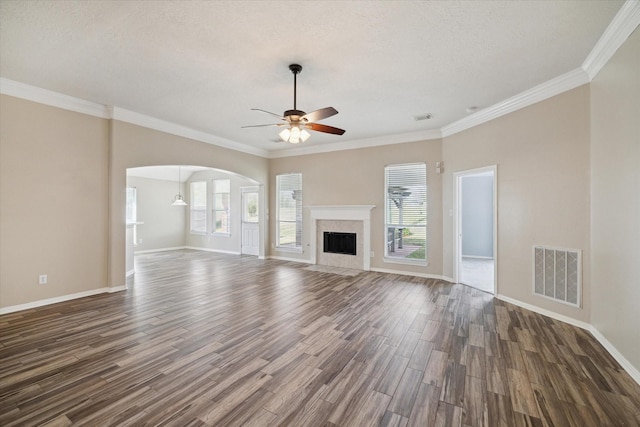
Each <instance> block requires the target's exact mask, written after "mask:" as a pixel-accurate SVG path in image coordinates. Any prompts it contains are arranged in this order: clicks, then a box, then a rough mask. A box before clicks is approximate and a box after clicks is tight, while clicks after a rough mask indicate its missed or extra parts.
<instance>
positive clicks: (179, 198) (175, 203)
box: [171, 166, 187, 206]
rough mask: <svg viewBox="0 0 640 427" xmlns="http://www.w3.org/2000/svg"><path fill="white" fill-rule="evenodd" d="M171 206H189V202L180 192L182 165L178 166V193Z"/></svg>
mask: <svg viewBox="0 0 640 427" xmlns="http://www.w3.org/2000/svg"><path fill="white" fill-rule="evenodd" d="M171 206H187V202H185V201H184V199H183V198H182V194H180V166H178V194H176V197H175V199H174V200H173V203H171Z"/></svg>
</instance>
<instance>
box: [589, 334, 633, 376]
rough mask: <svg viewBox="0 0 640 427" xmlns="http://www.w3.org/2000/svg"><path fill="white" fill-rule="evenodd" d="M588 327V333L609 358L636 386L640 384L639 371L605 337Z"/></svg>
mask: <svg viewBox="0 0 640 427" xmlns="http://www.w3.org/2000/svg"><path fill="white" fill-rule="evenodd" d="M589 326H590V327H589V331H590V332H591V334H592V335H593V336H594V337H595V338H596V339H597V340H598V341H599V342H600V344H602V346H603V347H604V348H606V349H607V351H608V352H609V354H611V356H613V358H614V359H616V361H617V362H618V363H619V364H620V366H622V368H623V369H624V370H625V371H627V373H628V374H629V375H631V378H633V379H634V380H635V381H636V382H637V383H638V384H640V371H639V370H638V369H636V367H635V366H633V365H632V364H631V362H629V361H628V360H627V358H626V357H624V356H623V355H622V353H620V352H619V351H618V349H617V348H615V347H614V345H613V344H611V342H609V340H608V339H606V338H605V336H604V335H602V333H601V332H600V331H599V330H597V329H596V327H595V326H593V325H589Z"/></svg>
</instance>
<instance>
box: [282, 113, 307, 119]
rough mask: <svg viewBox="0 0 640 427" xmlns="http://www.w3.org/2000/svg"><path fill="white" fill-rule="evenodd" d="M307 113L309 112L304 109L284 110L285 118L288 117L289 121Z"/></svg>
mask: <svg viewBox="0 0 640 427" xmlns="http://www.w3.org/2000/svg"><path fill="white" fill-rule="evenodd" d="M305 114H307V113H305V112H304V111H302V110H287V111H285V112H284V118H285V119H288V120H289V121H298V120H300V118H301V117H302V116H304V115H305Z"/></svg>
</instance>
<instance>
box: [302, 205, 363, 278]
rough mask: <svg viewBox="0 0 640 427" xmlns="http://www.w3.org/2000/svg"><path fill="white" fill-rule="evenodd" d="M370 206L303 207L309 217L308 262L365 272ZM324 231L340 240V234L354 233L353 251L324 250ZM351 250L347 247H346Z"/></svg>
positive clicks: (341, 237)
mask: <svg viewBox="0 0 640 427" xmlns="http://www.w3.org/2000/svg"><path fill="white" fill-rule="evenodd" d="M374 207H375V206H374V205H329V206H307V207H306V208H307V209H309V213H310V219H311V230H310V231H311V233H310V234H311V236H310V242H309V249H310V261H311V264H319V265H326V266H330V267H341V268H351V269H357V270H365V271H368V270H369V269H370V265H371V264H370V260H371V256H372V255H373V253H372V252H371V209H373V208H374ZM325 232H327V233H338V235H336V236H332V237H329V239H331V238H337V239H338V240H342V239H343V237H344V236H340V235H341V234H350V235H355V239H354V242H353V245H354V246H355V250H354V251H353V253H352V254H350V255H345V254H344V253H343V252H345V251H342V252H340V253H331V252H325V250H324V249H325V248H324V243H325ZM350 253H351V250H350Z"/></svg>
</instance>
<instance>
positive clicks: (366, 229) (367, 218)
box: [307, 205, 376, 271]
mask: <svg viewBox="0 0 640 427" xmlns="http://www.w3.org/2000/svg"><path fill="white" fill-rule="evenodd" d="M375 207H376V206H375V205H323V206H307V208H308V209H309V212H310V218H311V233H310V234H311V236H310V237H311V241H310V244H309V246H310V248H309V249H310V252H311V263H312V264H316V263H317V256H316V250H317V238H316V231H317V221H318V220H334V221H362V225H363V242H362V243H363V246H364V249H363V252H364V254H363V255H364V257H363V264H364V265H363V266H362V267H363V268H362V269H363V270H365V271H369V270H370V269H371V209H373V208H375Z"/></svg>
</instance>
